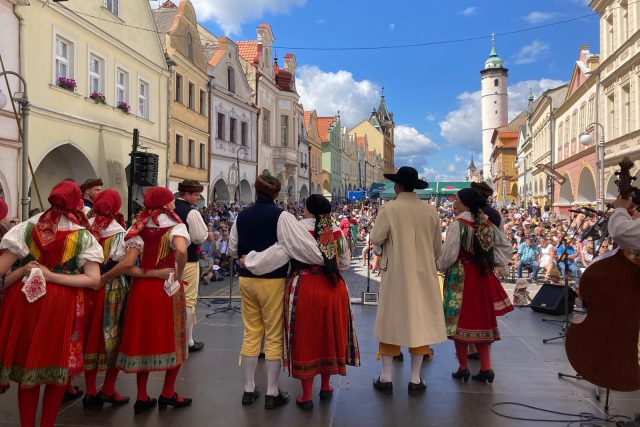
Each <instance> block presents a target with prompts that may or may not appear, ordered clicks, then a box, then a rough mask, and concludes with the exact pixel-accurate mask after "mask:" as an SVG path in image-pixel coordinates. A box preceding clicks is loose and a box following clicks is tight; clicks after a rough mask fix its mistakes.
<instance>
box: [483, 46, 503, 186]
mask: <svg viewBox="0 0 640 427" xmlns="http://www.w3.org/2000/svg"><path fill="white" fill-rule="evenodd" d="M508 72H509V70H507V69H506V68H504V62H503V61H502V59H500V57H499V56H498V53H497V52H496V43H495V37H494V36H493V35H492V36H491V53H490V54H489V59H487V60H486V62H485V63H484V69H483V70H482V71H480V83H481V85H482V179H483V180H485V181H486V180H490V179H491V178H492V174H491V153H492V152H493V146H492V145H491V136H492V135H493V131H494V129H496V128H499V127H502V126H506V125H507V123H508V120H509V117H508V111H509V99H508V97H507V89H508V85H509V73H508Z"/></svg>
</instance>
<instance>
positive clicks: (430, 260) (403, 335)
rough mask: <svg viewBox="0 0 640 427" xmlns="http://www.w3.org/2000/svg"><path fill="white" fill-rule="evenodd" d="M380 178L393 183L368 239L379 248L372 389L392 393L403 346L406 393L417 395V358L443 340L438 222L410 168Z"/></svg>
mask: <svg viewBox="0 0 640 427" xmlns="http://www.w3.org/2000/svg"><path fill="white" fill-rule="evenodd" d="M384 177H385V178H387V179H389V180H391V181H393V182H394V183H395V186H394V190H395V192H396V194H397V197H396V200H394V201H391V202H388V203H385V204H384V205H383V206H382V207H381V208H380V210H379V211H378V216H377V219H376V224H375V226H374V227H373V230H372V231H371V235H370V241H371V243H372V244H373V245H381V246H383V249H382V261H381V264H380V269H381V270H382V271H383V273H382V283H381V285H380V303H379V305H378V313H377V316H376V327H375V337H376V339H377V340H378V341H379V342H380V354H381V356H382V373H381V374H380V377H379V378H378V379H376V380H375V381H374V383H373V386H374V388H375V389H376V390H379V391H382V392H386V393H390V392H392V390H393V384H392V383H391V366H392V363H393V356H396V355H399V354H400V347H401V346H406V347H409V352H410V353H411V379H410V382H409V394H420V393H424V391H425V390H426V388H427V386H426V384H425V382H424V381H423V380H422V378H420V368H421V367H422V360H423V357H424V355H425V354H427V352H428V351H429V345H430V344H435V343H438V342H441V341H444V340H445V339H446V338H447V337H446V334H445V325H444V312H443V308H442V294H441V292H440V285H439V283H438V275H437V270H436V257H437V256H438V254H439V253H440V249H441V247H442V236H441V233H440V219H439V217H438V213H437V211H436V209H435V207H433V206H431V205H429V204H427V203H424V202H422V201H420V200H419V199H418V196H417V194H416V193H415V192H414V190H416V189H424V188H427V187H428V186H429V184H428V183H427V182H425V181H423V180H421V179H418V172H417V171H416V170H415V169H414V168H412V167H409V166H403V167H401V168H400V169H399V170H398V173H396V174H384Z"/></svg>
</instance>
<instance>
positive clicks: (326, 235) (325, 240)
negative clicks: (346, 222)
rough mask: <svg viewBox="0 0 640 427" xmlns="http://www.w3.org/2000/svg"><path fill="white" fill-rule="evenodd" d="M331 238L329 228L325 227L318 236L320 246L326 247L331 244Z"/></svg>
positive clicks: (331, 234)
mask: <svg viewBox="0 0 640 427" xmlns="http://www.w3.org/2000/svg"><path fill="white" fill-rule="evenodd" d="M332 237H333V233H332V232H331V229H330V228H329V227H325V228H324V229H323V230H322V234H320V244H321V245H323V246H324V245H327V244H329V243H330V242H331V238H332Z"/></svg>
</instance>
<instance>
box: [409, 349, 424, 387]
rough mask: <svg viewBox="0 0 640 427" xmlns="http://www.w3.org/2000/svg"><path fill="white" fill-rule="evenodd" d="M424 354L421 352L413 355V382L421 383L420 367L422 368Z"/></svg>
mask: <svg viewBox="0 0 640 427" xmlns="http://www.w3.org/2000/svg"><path fill="white" fill-rule="evenodd" d="M422 360H423V356H422V355H421V354H412V355H411V380H410V381H411V382H412V383H414V384H418V383H420V368H422Z"/></svg>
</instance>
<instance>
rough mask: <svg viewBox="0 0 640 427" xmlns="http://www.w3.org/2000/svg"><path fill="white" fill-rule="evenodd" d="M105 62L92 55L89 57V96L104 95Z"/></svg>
mask: <svg viewBox="0 0 640 427" xmlns="http://www.w3.org/2000/svg"><path fill="white" fill-rule="evenodd" d="M104 81H105V61H104V59H103V58H101V57H99V56H98V55H96V54H94V53H92V54H90V55H89V96H91V94H93V93H96V92H99V93H101V94H103V95H104Z"/></svg>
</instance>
